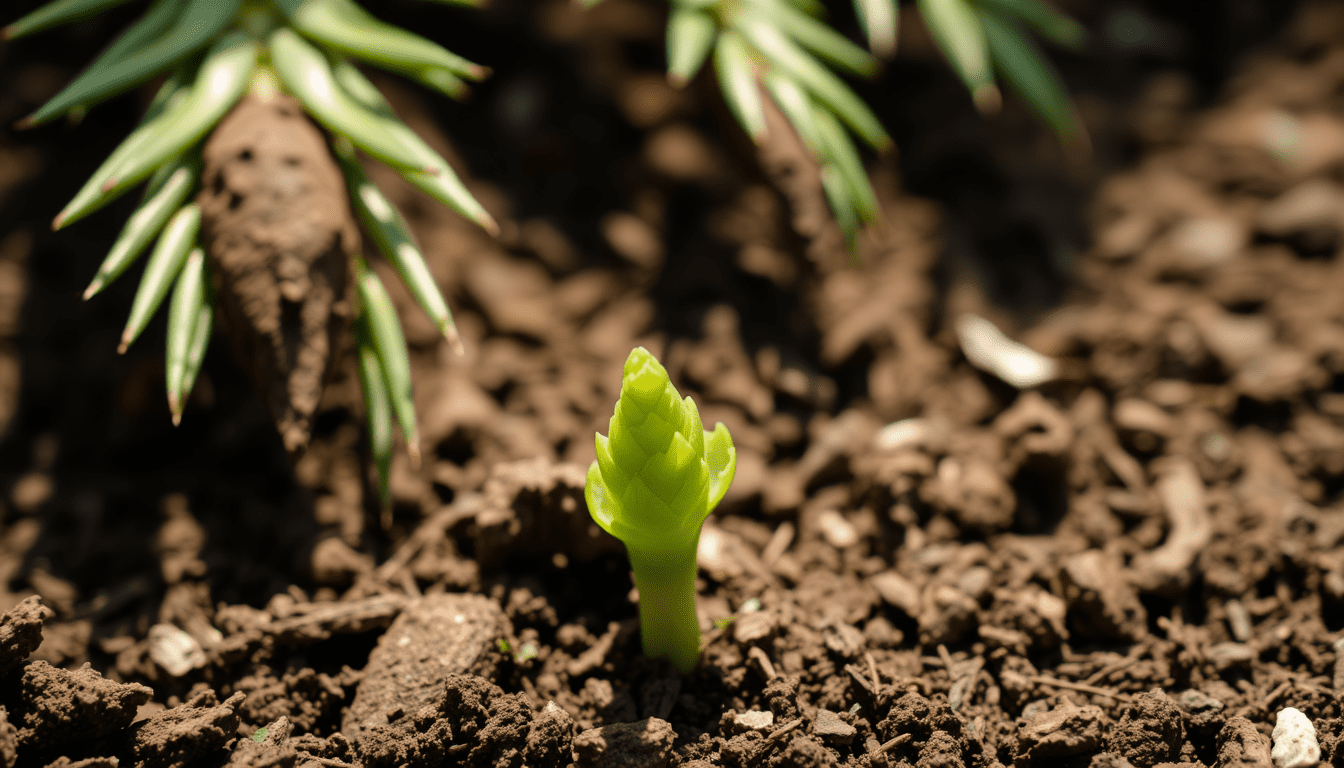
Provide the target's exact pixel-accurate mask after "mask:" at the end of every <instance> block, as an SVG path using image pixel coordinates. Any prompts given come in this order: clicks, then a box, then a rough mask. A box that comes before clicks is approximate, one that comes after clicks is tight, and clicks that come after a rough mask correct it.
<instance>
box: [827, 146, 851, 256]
mask: <svg viewBox="0 0 1344 768" xmlns="http://www.w3.org/2000/svg"><path fill="white" fill-rule="evenodd" d="M821 186H822V189H823V190H824V191H825V192H826V200H827V201H828V202H829V203H830V204H831V213H833V214H834V215H835V223H836V224H839V225H840V231H841V232H843V233H844V235H845V242H846V243H848V244H849V246H850V248H853V247H854V242H855V239H856V238H857V237H858V235H859V215H858V213H857V212H856V210H855V207H854V200H853V199H852V198H851V197H850V194H849V185H848V184H846V183H845V178H844V174H842V173H841V172H840V169H839V168H836V167H835V166H834V165H826V166H823V167H822V169H821Z"/></svg>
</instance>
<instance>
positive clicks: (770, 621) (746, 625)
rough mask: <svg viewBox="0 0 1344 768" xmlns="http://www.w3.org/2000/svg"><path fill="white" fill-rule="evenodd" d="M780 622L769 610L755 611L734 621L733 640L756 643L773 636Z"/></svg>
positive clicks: (750, 643) (747, 643) (741, 643)
mask: <svg viewBox="0 0 1344 768" xmlns="http://www.w3.org/2000/svg"><path fill="white" fill-rule="evenodd" d="M778 629H779V622H778V621H777V620H776V619H775V616H774V614H772V613H770V612H768V611H755V612H752V613H748V614H745V615H743V616H738V617H737V619H736V620H735V621H733V640H735V641H736V642H737V643H738V644H739V645H754V644H756V643H761V642H764V641H765V640H768V639H769V638H771V637H773V636H774V634H775V631H776V630H778Z"/></svg>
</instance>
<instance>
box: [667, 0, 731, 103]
mask: <svg viewBox="0 0 1344 768" xmlns="http://www.w3.org/2000/svg"><path fill="white" fill-rule="evenodd" d="M718 29H719V26H718V24H717V23H716V22H715V21H714V17H712V16H710V15H709V14H708V13H705V12H704V11H702V10H699V9H696V8H687V7H684V6H681V5H674V6H673V8H672V15H671V16H669V17H668V19H667V79H668V80H669V81H671V83H672V84H673V85H674V86H676V87H678V88H680V87H682V86H684V85H686V84H687V83H689V82H690V81H691V79H692V78H694V77H695V74H696V73H697V72H699V71H700V67H702V66H704V64H705V58H706V57H708V56H709V49H710V48H712V47H713V46H714V36H715V34H716V33H717V32H718Z"/></svg>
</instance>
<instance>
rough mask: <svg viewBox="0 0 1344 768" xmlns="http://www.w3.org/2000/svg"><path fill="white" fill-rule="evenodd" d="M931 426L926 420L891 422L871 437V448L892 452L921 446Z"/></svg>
mask: <svg viewBox="0 0 1344 768" xmlns="http://www.w3.org/2000/svg"><path fill="white" fill-rule="evenodd" d="M931 427H932V425H930V424H929V420H928V419H920V418H910V419H901V420H900V421H895V422H892V423H891V424H888V425H887V426H885V427H883V428H882V429H880V430H878V432H877V435H876V436H874V437H873V447H874V448H877V449H878V450H886V451H894V450H896V449H898V448H905V447H915V446H919V445H923V444H924V441H925V440H927V439H928V437H929V432H930V429H931Z"/></svg>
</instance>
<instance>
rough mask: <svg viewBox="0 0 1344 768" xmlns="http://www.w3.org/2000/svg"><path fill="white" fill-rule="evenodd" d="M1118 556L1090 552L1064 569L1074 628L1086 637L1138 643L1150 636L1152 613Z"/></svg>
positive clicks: (1072, 559) (1072, 558)
mask: <svg viewBox="0 0 1344 768" xmlns="http://www.w3.org/2000/svg"><path fill="white" fill-rule="evenodd" d="M1123 568H1124V566H1123V565H1122V564H1121V563H1120V561H1119V559H1118V558H1117V557H1115V556H1114V555H1111V554H1109V553H1106V552H1103V551H1102V550H1099V549H1090V550H1087V551H1086V552H1079V553H1078V554H1076V555H1071V556H1069V557H1068V559H1066V560H1065V561H1064V567H1063V568H1062V569H1060V581H1061V582H1062V584H1063V587H1064V589H1063V592H1064V595H1063V596H1064V600H1065V602H1066V603H1068V606H1069V615H1070V620H1071V622H1072V626H1073V628H1074V629H1075V630H1076V631H1077V633H1078V634H1079V635H1081V636H1083V637H1096V638H1110V639H1131V640H1137V639H1139V638H1141V637H1143V636H1144V635H1145V634H1147V632H1148V612H1147V610H1145V609H1144V607H1143V603H1141V602H1139V596H1138V594H1137V593H1136V592H1135V591H1134V588H1133V586H1131V585H1130V583H1129V581H1128V579H1126V578H1124V576H1123V574H1124V571H1123Z"/></svg>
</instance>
